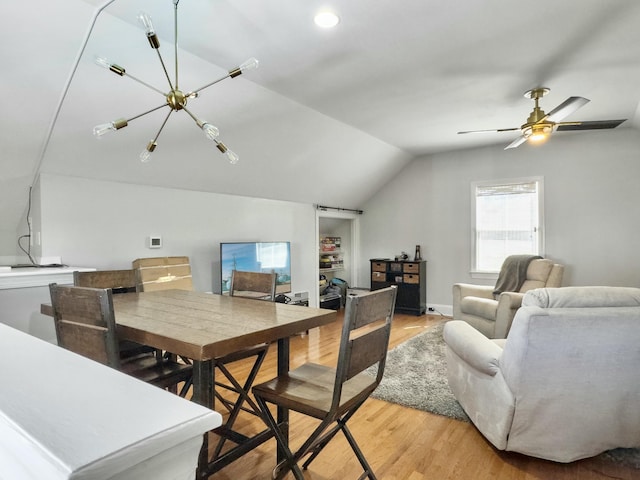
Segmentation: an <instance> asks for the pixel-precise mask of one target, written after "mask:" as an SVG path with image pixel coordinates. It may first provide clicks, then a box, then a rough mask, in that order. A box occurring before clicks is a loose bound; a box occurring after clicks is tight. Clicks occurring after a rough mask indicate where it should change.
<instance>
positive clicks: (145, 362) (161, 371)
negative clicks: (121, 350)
mask: <svg viewBox="0 0 640 480" xmlns="http://www.w3.org/2000/svg"><path fill="white" fill-rule="evenodd" d="M120 370H121V371H122V372H124V373H126V374H127V375H131V376H133V377H135V378H137V379H138V380H142V381H143V382H147V383H151V384H152V385H155V386H157V387H162V388H165V387H168V386H170V385H175V384H176V383H178V382H180V381H185V382H186V381H188V380H189V379H190V378H191V376H192V374H193V366H191V365H185V364H182V363H178V362H175V361H172V360H168V359H166V358H163V359H161V360H158V358H157V357H156V356H155V355H154V354H151V355H149V354H145V355H139V356H137V357H132V358H127V359H126V360H123V362H122V364H121V368H120Z"/></svg>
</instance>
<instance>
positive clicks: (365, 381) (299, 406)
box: [253, 363, 376, 418]
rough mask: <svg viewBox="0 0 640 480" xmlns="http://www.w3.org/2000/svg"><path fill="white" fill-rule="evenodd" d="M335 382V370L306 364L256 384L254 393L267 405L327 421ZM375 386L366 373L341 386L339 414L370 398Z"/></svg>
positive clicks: (372, 378)
mask: <svg viewBox="0 0 640 480" xmlns="http://www.w3.org/2000/svg"><path fill="white" fill-rule="evenodd" d="M335 381H336V370H335V368H331V367H327V366H324V365H318V364H316V363H306V364H304V365H302V366H300V367H298V368H296V369H295V370H292V371H290V372H289V373H288V374H286V375H282V376H280V377H278V378H274V379H273V380H271V381H269V382H265V383H262V384H260V385H255V386H254V387H253V391H254V393H257V394H258V395H260V396H261V397H262V398H264V399H265V400H266V401H268V402H271V403H274V404H277V405H281V406H284V407H286V408H289V409H291V410H295V411H296V412H300V413H304V414H305V415H309V416H311V417H315V418H324V417H325V416H326V415H327V413H328V412H329V410H330V409H331V401H332V398H333V389H334V387H335ZM375 387H376V383H375V377H371V376H369V375H366V374H364V373H360V374H358V375H356V376H355V377H353V378H352V379H350V380H347V381H346V382H345V383H344V384H343V387H342V396H341V397H340V406H339V407H338V415H341V414H342V413H343V412H346V411H348V410H349V409H350V408H352V407H353V405H355V404H357V403H358V402H359V401H361V400H362V399H364V398H367V396H368V395H370V394H371V392H372V391H373V390H375Z"/></svg>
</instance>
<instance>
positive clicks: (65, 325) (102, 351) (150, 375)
mask: <svg viewBox="0 0 640 480" xmlns="http://www.w3.org/2000/svg"><path fill="white" fill-rule="evenodd" d="M49 291H50V293H51V306H52V308H53V318H54V324H55V329H56V338H57V340H58V345H59V346H61V347H63V348H66V349H67V350H71V351H73V352H75V353H77V354H79V355H82V356H84V357H87V358H90V359H92V360H94V361H97V362H100V363H102V364H104V365H107V366H109V367H112V368H114V369H116V370H120V371H122V372H124V373H126V374H128V375H131V376H133V377H136V378H138V379H139V380H142V381H144V382H147V383H150V384H152V385H155V386H157V387H160V388H165V389H170V388H174V389H175V388H177V386H178V384H180V383H183V387H182V389H181V391H180V396H182V397H184V396H185V395H186V393H187V390H188V387H189V384H190V380H191V378H192V376H193V367H192V366H191V365H185V364H182V363H178V362H175V361H173V360H171V359H167V358H164V357H162V356H156V355H154V354H153V353H143V354H140V355H137V356H133V357H129V358H126V359H123V358H121V356H120V348H119V344H118V337H117V333H116V321H115V315H114V310H113V294H112V292H111V289H108V288H107V289H103V288H87V287H75V286H63V285H57V284H55V283H52V284H50V285H49Z"/></svg>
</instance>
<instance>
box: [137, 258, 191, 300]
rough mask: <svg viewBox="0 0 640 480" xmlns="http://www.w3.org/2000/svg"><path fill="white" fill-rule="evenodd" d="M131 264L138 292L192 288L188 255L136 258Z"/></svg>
mask: <svg viewBox="0 0 640 480" xmlns="http://www.w3.org/2000/svg"><path fill="white" fill-rule="evenodd" d="M132 266H133V269H134V271H135V275H136V285H137V287H138V291H140V292H152V291H156V290H172V289H177V290H193V279H192V277H191V265H190V263H189V257H150V258H138V259H136V260H134V261H133V262H132Z"/></svg>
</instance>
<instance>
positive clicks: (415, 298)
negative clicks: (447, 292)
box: [370, 258, 427, 315]
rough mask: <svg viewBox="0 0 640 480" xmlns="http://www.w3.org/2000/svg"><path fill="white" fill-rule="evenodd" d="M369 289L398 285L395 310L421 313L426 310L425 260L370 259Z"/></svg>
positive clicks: (415, 313)
mask: <svg viewBox="0 0 640 480" xmlns="http://www.w3.org/2000/svg"><path fill="white" fill-rule="evenodd" d="M370 261H371V290H379V289H381V288H386V287H388V286H390V285H397V286H398V294H397V297H396V312H400V313H413V314H414V315H422V314H423V313H425V312H426V311H427V262H426V261H425V260H421V261H419V262H410V261H401V260H389V259H376V258H374V259H371V260H370Z"/></svg>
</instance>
